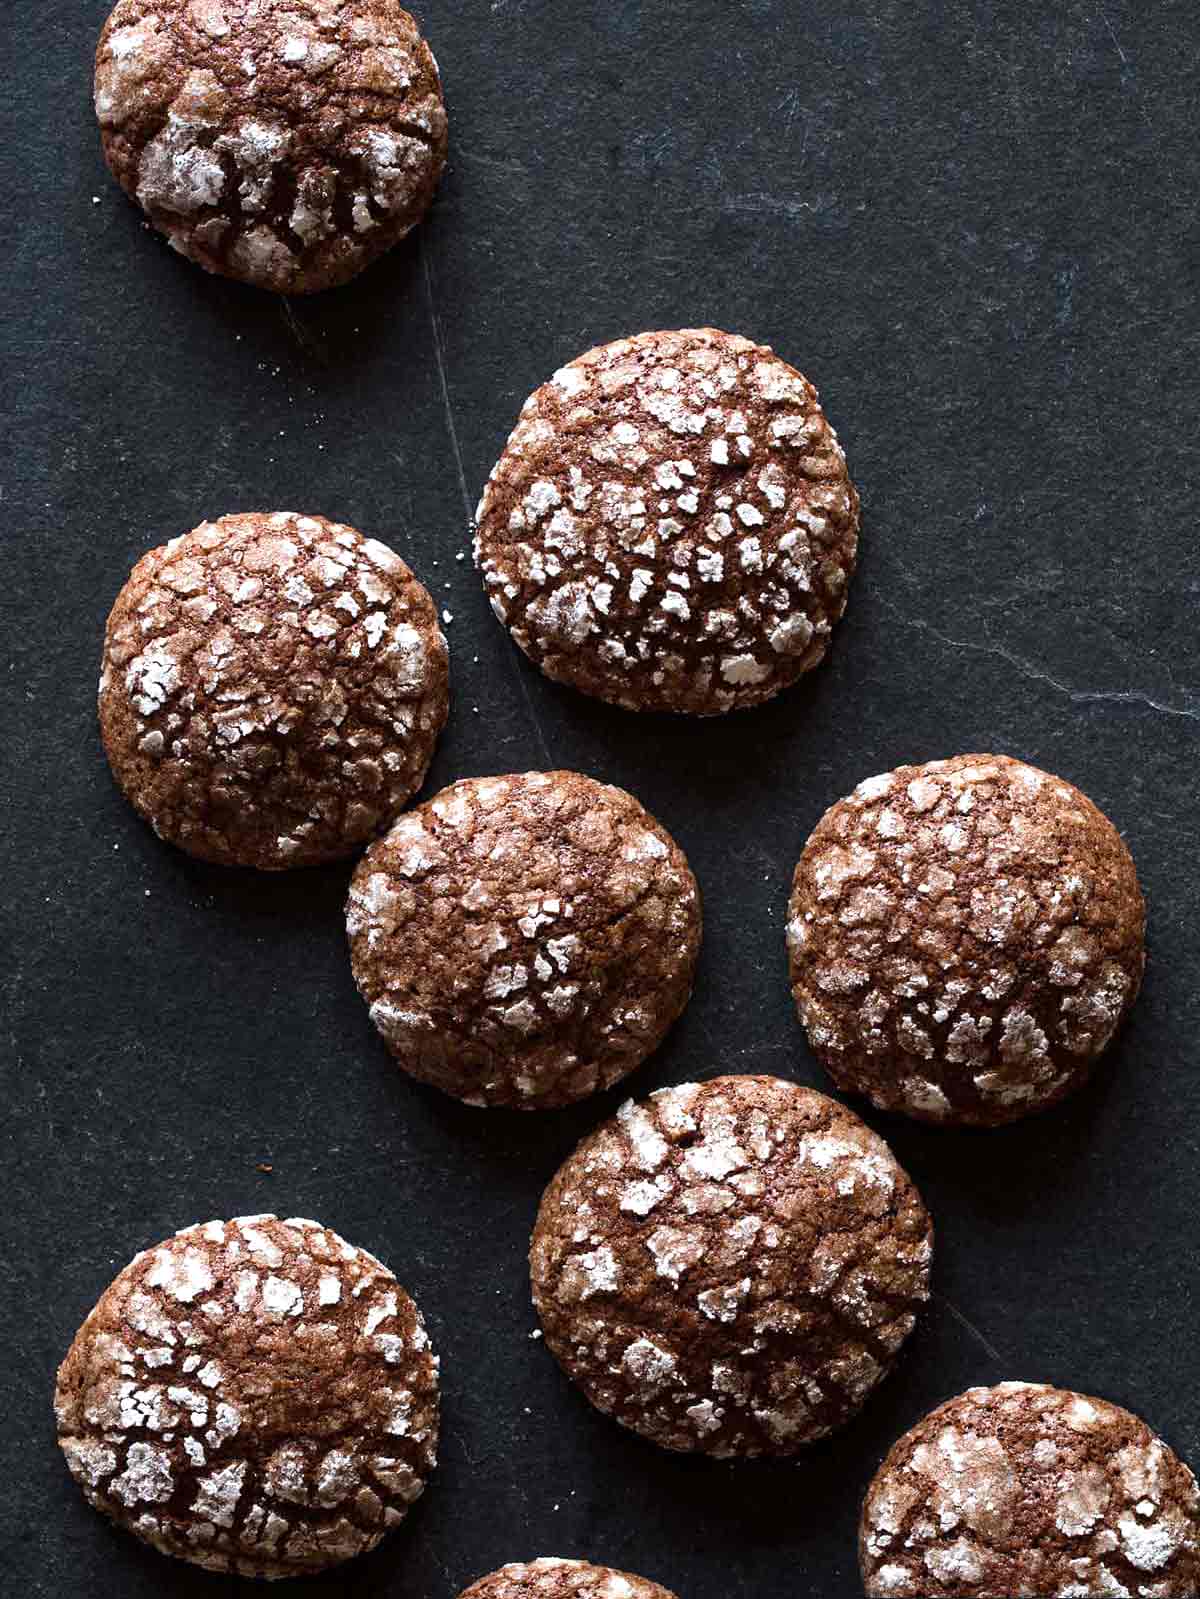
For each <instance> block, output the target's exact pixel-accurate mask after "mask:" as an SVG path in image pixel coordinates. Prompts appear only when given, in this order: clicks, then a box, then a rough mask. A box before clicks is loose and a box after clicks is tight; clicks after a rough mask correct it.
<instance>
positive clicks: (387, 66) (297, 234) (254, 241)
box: [96, 0, 446, 294]
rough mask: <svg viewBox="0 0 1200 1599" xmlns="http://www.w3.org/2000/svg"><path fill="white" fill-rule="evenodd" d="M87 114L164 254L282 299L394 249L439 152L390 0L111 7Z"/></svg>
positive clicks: (428, 92) (149, 1)
mask: <svg viewBox="0 0 1200 1599" xmlns="http://www.w3.org/2000/svg"><path fill="white" fill-rule="evenodd" d="M96 115H97V116H98V117H99V119H100V131H101V140H102V143H103V146H104V155H105V159H106V160H107V162H108V164H109V166H110V167H111V169H112V172H113V176H114V177H115V178H116V179H117V181H118V182H119V183H120V185H121V187H122V188H123V189H124V190H125V191H126V193H127V194H128V195H129V196H130V197H131V198H132V199H134V200H136V201H137V202H138V204H139V205H140V206H141V207H142V210H143V211H144V212H145V213H146V215H147V217H148V218H149V219H150V221H151V222H152V223H153V224H154V226H155V227H156V228H157V229H158V230H159V231H160V232H161V233H164V234H165V235H166V236H167V239H168V241H169V242H170V243H171V245H173V247H174V248H175V249H176V250H178V251H179V252H180V253H181V254H182V255H186V256H190V257H191V259H192V260H193V261H197V262H199V264H200V265H201V266H202V267H206V268H207V269H208V271H210V272H220V273H223V274H224V275H225V276H227V277H232V278H241V279H242V280H243V282H246V283H253V284H257V285H258V286H259V287H260V288H264V289H275V290H277V291H279V292H280V293H282V294H310V293H312V292H313V291H315V290H317V289H328V288H331V287H333V286H334V285H336V284H339V283H345V282H346V281H347V279H349V278H352V277H354V276H355V274H356V273H358V272H361V271H362V269H363V268H364V267H365V266H368V265H370V263H371V262H372V261H374V260H375V259H376V257H377V256H380V255H382V254H383V252H384V251H385V250H388V249H390V248H391V246H392V245H393V244H395V243H396V242H397V241H398V240H400V239H402V238H403V237H404V235H405V234H406V233H407V232H408V231H409V229H410V228H412V227H413V226H414V225H415V224H416V223H417V222H419V221H420V219H421V217H422V216H424V214H425V212H426V210H427V209H428V207H429V204H430V201H431V200H432V199H433V192H434V190H435V188H436V187H437V183H438V179H439V178H440V176H441V172H442V168H443V166H444V165H445V162H446V113H445V109H444V107H443V104H442V86H441V82H440V80H439V78H438V70H437V64H436V63H435V61H434V59H433V54H432V52H431V51H430V49H429V46H428V45H427V44H426V43H425V41H424V39H422V37H421V35H420V31H419V30H418V28H417V25H416V23H415V22H414V21H413V19H412V17H410V16H409V14H408V12H407V11H404V10H402V9H401V8H400V6H398V5H397V4H396V0H119V4H118V5H117V7H116V9H115V10H114V11H113V13H112V15H111V16H110V17H109V19H108V21H107V22H106V23H105V25H104V29H103V32H102V33H101V35H100V44H99V47H98V49H97V51H96Z"/></svg>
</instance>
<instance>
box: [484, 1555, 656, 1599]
mask: <svg viewBox="0 0 1200 1599" xmlns="http://www.w3.org/2000/svg"><path fill="white" fill-rule="evenodd" d="M459 1599H675V1596H674V1595H673V1594H670V1593H668V1592H667V1590H666V1589H665V1588H660V1587H659V1585H658V1584H657V1583H656V1582H649V1581H647V1579H646V1578H645V1577H634V1576H632V1575H631V1574H630V1573H629V1572H627V1571H613V1570H612V1568H611V1567H609V1566H592V1565H589V1564H588V1563H587V1562H586V1561H584V1560H560V1559H557V1558H555V1557H553V1556H544V1557H543V1558H542V1559H540V1560H531V1561H529V1562H528V1563H527V1564H514V1565H510V1566H502V1567H501V1568H500V1570H499V1571H493V1572H492V1573H491V1574H490V1575H489V1576H486V1577H480V1579H479V1581H478V1582H473V1583H472V1584H471V1586H470V1587H469V1588H468V1589H466V1590H465V1592H463V1593H461V1594H460V1595H459Z"/></svg>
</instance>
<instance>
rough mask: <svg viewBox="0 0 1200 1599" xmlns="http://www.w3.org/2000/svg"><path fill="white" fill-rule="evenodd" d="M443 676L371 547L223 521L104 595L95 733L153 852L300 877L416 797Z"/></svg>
mask: <svg viewBox="0 0 1200 1599" xmlns="http://www.w3.org/2000/svg"><path fill="white" fill-rule="evenodd" d="M447 678H448V665H447V653H446V641H445V639H444V638H443V637H442V635H441V632H440V631H439V629H438V625H437V615H436V613H435V611H434V608H433V601H432V600H431V599H430V597H429V595H428V593H427V592H426V590H425V589H424V588H423V587H422V585H421V584H420V583H418V582H417V580H416V578H415V577H414V576H413V575H412V573H411V572H410V571H409V569H408V567H407V566H405V564H404V562H403V561H402V560H401V559H400V557H399V556H398V555H395V554H393V552H392V551H391V550H389V549H388V548H387V547H386V546H385V545H383V544H380V543H378V542H377V540H375V539H365V538H363V536H362V534H361V533H356V532H355V530H354V529H353V528H351V527H341V526H339V525H338V524H337V523H336V522H326V521H325V520H324V518H322V517H318V516H293V515H290V514H287V513H279V514H275V515H268V514H266V513H262V514H259V513H254V514H250V515H245V516H223V517H221V519H220V520H219V521H217V522H205V523H203V524H202V525H201V526H200V527H198V528H196V529H195V531H194V532H192V533H188V534H186V535H185V536H184V537H183V538H178V539H172V541H171V542H170V543H169V544H165V545H163V546H162V548H161V549H157V550H151V551H150V553H149V554H148V555H145V556H143V557H142V559H141V560H140V561H139V562H138V564H137V565H136V566H135V567H134V569H133V572H132V574H131V576H130V578H129V581H128V582H127V583H126V584H125V587H124V588H123V589H122V590H121V592H120V594H119V595H118V596H117V602H116V604H115V605H114V606H113V610H112V615H111V616H110V617H109V619H108V630H107V632H106V634H105V640H104V661H103V670H102V674H101V678H100V729H101V732H102V734H103V736H104V748H105V750H106V751H107V754H108V759H109V762H110V764H111V766H112V769H113V773H114V775H115V776H116V779H117V782H118V783H119V784H120V785H121V787H122V789H123V790H124V791H125V794H126V796H127V797H128V798H129V800H130V801H131V802H132V804H133V805H134V806H135V807H136V808H137V810H138V811H139V812H140V813H141V814H142V815H143V816H144V817H145V818H146V820H147V821H148V822H149V823H150V824H151V826H152V827H153V828H154V830H155V832H156V833H158V834H159V836H160V837H161V838H164V839H167V840H169V841H170V842H171V843H172V844H177V845H179V847H180V848H181V849H185V850H187V852H188V853H189V854H190V855H197V856H199V857H200V858H201V859H202V860H208V861H216V862H219V863H221V864H222V865H228V866H258V867H262V868H265V869H268V870H274V869H277V868H281V867H285V866H309V865H312V864H313V863H314V862H317V861H327V860H333V859H336V858H337V857H338V856H342V855H348V854H351V853H352V852H353V851H354V850H355V849H357V848H359V847H360V846H361V845H362V844H364V843H365V842H366V841H367V840H368V839H370V838H373V837H374V836H375V835H376V834H377V833H378V832H379V831H380V829H381V828H383V827H385V826H386V825H387V823H388V822H390V821H391V820H392V818H393V817H394V816H395V815H396V813H397V812H398V811H399V810H400V809H401V808H402V807H403V806H404V805H406V804H407V803H408V801H409V800H410V799H411V798H412V796H413V794H415V793H416V791H417V789H418V788H420V786H421V784H422V782H423V781H424V778H425V772H426V770H427V769H428V766H429V762H430V760H431V759H432V757H433V751H434V746H435V745H436V743H437V738H438V734H439V733H440V732H441V730H442V726H443V724H444V722H445V720H446V709H447V704H448V687H447Z"/></svg>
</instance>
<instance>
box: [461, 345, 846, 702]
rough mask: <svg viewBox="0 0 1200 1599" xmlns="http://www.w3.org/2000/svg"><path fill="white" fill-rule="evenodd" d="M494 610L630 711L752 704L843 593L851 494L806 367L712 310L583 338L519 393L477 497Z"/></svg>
mask: <svg viewBox="0 0 1200 1599" xmlns="http://www.w3.org/2000/svg"><path fill="white" fill-rule="evenodd" d="M476 518H477V523H478V528H477V534H476V539H475V557H476V561H477V563H478V565H479V567H480V570H481V572H482V574H483V579H484V583H485V585H486V587H487V591H488V595H489V597H490V599H491V603H492V608H493V610H494V611H495V612H496V615H497V616H498V617H499V618H500V620H501V621H502V622H504V623H505V625H506V626H507V627H508V629H509V631H510V632H511V633H512V636H513V638H514V639H515V640H516V642H517V644H519V645H520V647H521V649H523V650H524V651H525V653H526V654H527V655H528V656H529V657H530V658H531V659H532V660H533V661H534V662H536V664H537V665H538V666H540V667H541V669H542V671H544V672H545V673H546V674H547V675H548V676H549V677H553V678H557V679H559V680H560V681H562V682H565V683H571V684H573V685H574V686H575V687H576V688H579V689H582V690H583V691H584V692H585V693H588V694H594V695H597V696H598V697H599V698H601V699H605V700H610V701H612V702H614V703H616V704H618V705H623V706H626V707H627V708H629V709H631V710H668V711H685V712H691V713H694V714H698V715H713V714H716V713H719V712H723V711H730V710H735V709H739V708H741V707H743V706H748V705H756V704H759V703H760V702H761V701H763V700H767V699H770V698H771V697H772V696H773V695H775V694H777V693H778V692H779V691H780V690H781V689H782V688H786V687H787V686H788V685H789V684H790V683H793V682H795V680H796V679H797V678H798V677H800V675H801V674H802V673H804V672H806V671H808V670H809V669H810V668H811V667H813V666H815V665H816V664H817V663H818V662H819V661H820V660H821V658H822V657H823V656H824V654H825V650H826V648H827V646H828V642H829V635H830V631H831V629H832V626H833V624H834V623H835V622H836V621H837V620H838V618H839V617H840V616H841V614H842V612H843V610H844V609H845V604H846V589H847V581H848V579H849V577H850V576H851V575H852V573H853V571H854V564H855V558H856V551H857V543H858V496H857V494H856V493H855V491H854V487H853V485H852V484H851V482H850V480H849V477H848V476H847V473H846V463H845V457H844V455H843V453H842V449H841V446H840V445H839V444H838V442H837V437H836V435H835V434H834V432H833V430H832V428H830V426H829V424H828V423H827V422H826V420H825V417H824V415H823V414H822V411H821V408H820V405H819V404H818V402H817V393H816V390H815V389H814V388H813V386H812V384H811V383H809V382H808V380H807V379H806V378H804V377H802V376H801V375H800V373H798V372H796V371H794V370H793V368H792V367H790V366H788V365H787V364H786V362H784V361H782V360H780V358H779V357H778V356H777V355H775V354H774V353H773V352H772V351H771V350H769V349H767V348H766V347H765V346H761V345H755V344H753V343H751V341H750V340H748V339H743V338H739V337H737V336H735V335H733V334H729V333H721V332H718V331H716V330H715V329H712V328H699V329H684V330H682V331H679V332H668V333H642V334H639V335H637V336H636V337H634V338H630V339H621V340H618V341H617V342H616V343H614V344H607V345H603V346H601V347H600V348H598V349H594V350H589V351H588V352H587V353H586V354H584V355H581V356H579V357H578V359H577V360H574V361H572V362H571V363H570V364H569V365H568V366H565V367H563V368H562V370H561V371H559V372H557V373H556V374H555V376H554V377H553V378H552V379H551V380H550V382H549V383H546V384H544V385H543V387H542V388H540V389H538V390H537V391H536V393H534V394H533V395H531V397H530V398H529V399H528V400H527V401H526V403H525V406H524V409H523V410H522V412H521V416H520V419H519V420H518V422H517V425H516V427H515V428H514V430H513V432H512V435H511V437H510V438H509V440H508V443H507V445H506V446H505V449H504V453H503V455H502V456H501V457H500V460H499V462H498V463H497V465H496V467H495V469H494V471H493V472H492V475H491V478H490V479H489V481H488V484H487V487H486V489H485V490H484V494H483V499H482V500H481V502H480V505H479V509H478V511H477V513H476Z"/></svg>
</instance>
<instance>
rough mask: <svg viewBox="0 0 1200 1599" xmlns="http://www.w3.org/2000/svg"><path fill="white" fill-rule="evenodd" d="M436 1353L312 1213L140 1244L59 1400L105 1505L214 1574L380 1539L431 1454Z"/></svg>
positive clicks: (384, 1287)
mask: <svg viewBox="0 0 1200 1599" xmlns="http://www.w3.org/2000/svg"><path fill="white" fill-rule="evenodd" d="M437 1366H438V1363H437V1359H436V1357H435V1356H434V1355H433V1354H432V1353H431V1352H430V1348H429V1338H428V1336H427V1334H426V1332H425V1326H424V1323H423V1322H422V1320H421V1316H420V1312H419V1311H418V1310H417V1307H416V1306H415V1305H414V1304H413V1302H412V1300H411V1299H410V1298H409V1297H408V1295H407V1294H406V1293H405V1292H404V1290H403V1289H402V1288H401V1287H400V1285H399V1283H397V1281H396V1279H395V1278H394V1277H393V1276H392V1274H391V1272H390V1271H388V1269H387V1267H386V1266H383V1265H381V1264H380V1262H379V1261H377V1260H376V1259H375V1257H374V1256H373V1255H369V1254H367V1252H366V1250H363V1249H355V1248H354V1247H353V1246H352V1245H350V1244H347V1243H346V1242H345V1241H344V1240H343V1239H341V1238H339V1237H338V1235H337V1234H336V1233H334V1232H330V1231H329V1230H328V1229H327V1228H325V1227H322V1226H320V1225H319V1224H318V1223H317V1222H314V1221H305V1220H303V1219H298V1218H294V1219H291V1220H288V1221H280V1220H278V1219H277V1218H276V1217H274V1216H243V1217H241V1218H240V1219H238V1220H236V1221H230V1222H222V1221H211V1222H207V1223H204V1224H201V1225H197V1226H195V1227H189V1228H187V1229H186V1230H185V1231H183V1232H180V1233H176V1234H175V1236H174V1237H173V1238H168V1239H167V1240H166V1242H165V1243H163V1244H160V1245H159V1246H158V1248H157V1249H150V1250H146V1251H145V1252H144V1253H143V1254H140V1255H138V1256H137V1257H136V1258H135V1259H134V1260H133V1261H132V1262H131V1263H130V1264H129V1265H128V1266H126V1268H125V1270H124V1271H123V1272H121V1274H120V1275H119V1276H118V1277H117V1278H116V1279H115V1281H114V1282H113V1283H112V1284H111V1285H110V1286H109V1287H108V1288H107V1289H105V1291H104V1293H103V1294H102V1295H101V1297H100V1300H99V1303H98V1304H97V1305H96V1307H95V1309H94V1310H93V1311H92V1312H91V1314H90V1315H89V1316H88V1318H87V1320H86V1321H85V1322H84V1324H83V1326H82V1327H81V1328H80V1329H79V1332H78V1333H77V1334H76V1336H75V1341H74V1343H73V1344H72V1345H71V1348H70V1351H69V1353H68V1355H67V1358H66V1360H65V1361H64V1362H63V1364H62V1367H61V1368H60V1370H59V1373H58V1385H57V1388H56V1390H55V1395H54V1407H55V1413H56V1415H57V1418H58V1437H59V1443H60V1444H61V1446H62V1450H63V1453H64V1454H65V1455H66V1457H67V1465H68V1466H69V1467H70V1470H71V1475H72V1476H73V1477H74V1478H75V1480H76V1482H77V1483H78V1484H79V1486H80V1487H81V1488H82V1489H83V1492H84V1494H85V1495H86V1497H87V1499H88V1500H89V1501H90V1503H91V1504H93V1505H94V1506H95V1507H96V1509H97V1510H102V1511H103V1512H104V1513H105V1515H108V1516H111V1517H112V1518H113V1520H114V1521H115V1522H117V1523H118V1524H119V1525H120V1526H122V1527H125V1528H127V1529H128V1530H129V1531H130V1532H134V1533H136V1534H137V1535H138V1537H139V1538H144V1539H145V1540H146V1542H147V1543H150V1544H153V1545H154V1547H155V1548H156V1549H160V1550H162V1552H163V1553H164V1554H168V1555H178V1556H179V1558H180V1559H181V1560H190V1561H192V1562H194V1563H195V1564H196V1565H198V1566H206V1567H207V1568H208V1569H209V1570H210V1571H221V1572H227V1573H238V1574H240V1575H242V1576H248V1577H292V1576H299V1575H303V1574H304V1573H306V1572H313V1571H320V1570H322V1569H323V1568H325V1567H327V1566H333V1565H337V1564H338V1563H339V1562H340V1561H342V1560H348V1559H349V1558H350V1557H351V1556H352V1555H357V1554H361V1553H363V1552H364V1551H365V1550H368V1549H373V1548H374V1547H375V1545H376V1544H377V1543H378V1542H379V1540H380V1539H381V1538H382V1537H383V1535H384V1533H385V1532H387V1531H388V1529H389V1528H391V1527H394V1526H396V1525H398V1523H399V1522H400V1521H402V1520H403V1519H404V1515H405V1513H406V1512H407V1510H408V1507H409V1506H410V1505H411V1504H412V1503H413V1501H414V1500H415V1499H417V1498H418V1497H419V1495H420V1494H421V1491H422V1489H423V1488H424V1487H425V1483H426V1480H427V1478H428V1477H429V1474H430V1472H431V1471H432V1470H433V1468H434V1465H435V1463H436V1448H437V1434H438V1376H437Z"/></svg>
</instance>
